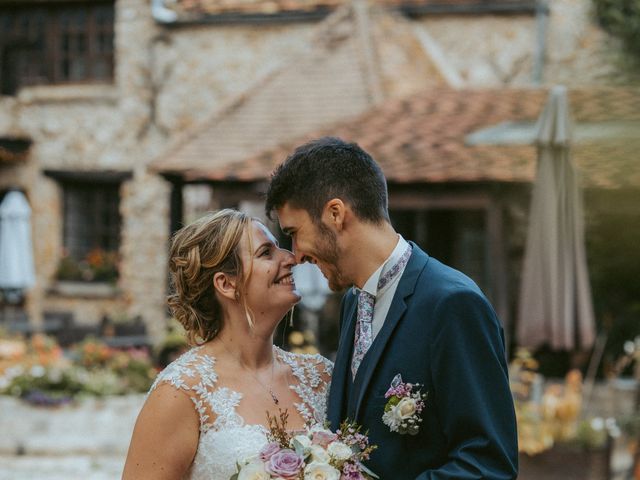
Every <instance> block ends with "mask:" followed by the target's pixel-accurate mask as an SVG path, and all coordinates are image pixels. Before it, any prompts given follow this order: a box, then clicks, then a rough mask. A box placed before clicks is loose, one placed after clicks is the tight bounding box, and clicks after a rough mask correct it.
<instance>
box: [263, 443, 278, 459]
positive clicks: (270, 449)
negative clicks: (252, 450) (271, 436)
mask: <svg viewBox="0 0 640 480" xmlns="http://www.w3.org/2000/svg"><path fill="white" fill-rule="evenodd" d="M280 450H281V449H280V445H279V444H278V442H271V443H267V444H266V445H265V446H264V447H262V450H260V460H262V461H263V462H266V461H267V460H269V459H270V458H271V457H272V456H273V455H274V454H275V453H278V452H279V451H280Z"/></svg>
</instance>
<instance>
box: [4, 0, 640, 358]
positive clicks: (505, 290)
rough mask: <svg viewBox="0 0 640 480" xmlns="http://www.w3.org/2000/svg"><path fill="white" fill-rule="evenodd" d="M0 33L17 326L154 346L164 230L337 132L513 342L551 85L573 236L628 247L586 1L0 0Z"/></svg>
mask: <svg viewBox="0 0 640 480" xmlns="http://www.w3.org/2000/svg"><path fill="white" fill-rule="evenodd" d="M0 21H1V22H2V30H1V34H0V58H1V61H2V70H1V78H0V80H1V81H0V83H1V92H0V93H1V94H2V95H1V96H0V174H1V175H0V192H2V193H1V194H2V195H4V194H5V193H6V192H8V191H10V190H19V191H21V192H23V193H24V194H25V195H26V198H27V199H28V202H29V204H30V207H31V209H32V215H31V221H32V224H33V225H32V232H33V255H34V264H35V278H36V282H35V285H34V286H33V287H32V288H29V289H28V290H26V295H24V298H23V299H21V300H19V301H18V302H13V304H12V306H11V318H9V317H8V314H7V315H5V320H4V321H5V324H6V325H9V326H10V327H11V328H14V329H17V330H19V329H23V330H28V329H44V330H45V331H50V332H52V333H55V332H60V331H62V330H69V329H70V328H71V327H73V328H74V329H75V330H76V332H77V335H76V336H78V337H81V336H82V335H83V332H85V333H86V332H92V331H94V330H95V329H96V328H97V327H98V326H100V324H101V322H103V324H104V322H105V321H107V322H108V321H115V323H116V324H118V323H120V324H122V323H123V322H124V323H126V321H129V322H130V323H131V322H133V319H135V322H133V323H137V325H138V327H133V331H134V332H139V331H146V332H147V333H148V334H149V335H150V338H151V339H152V340H154V339H155V340H157V339H159V338H160V337H161V336H162V335H163V334H164V329H165V322H166V318H167V316H168V314H167V311H166V308H165V303H164V297H165V294H166V291H167V269H166V262H167V244H168V238H169V235H170V233H171V232H172V231H175V229H177V228H178V227H179V226H180V225H182V224H183V223H184V222H187V221H190V220H192V219H193V218H195V217H196V216H197V215H198V214H200V213H202V212H203V211H206V210H209V209H214V208H219V207H237V208H241V209H245V210H247V211H250V212H252V213H253V214H255V215H257V216H263V215H264V214H263V212H262V200H261V193H262V192H264V190H265V185H266V181H267V180H268V175H269V172H270V171H271V169H272V168H273V167H274V166H275V165H276V164H277V163H279V162H280V161H282V160H283V159H284V158H285V157H286V155H287V154H288V153H289V152H290V151H291V150H292V148H293V147H295V145H296V144H298V143H300V142H302V141H305V140H307V139H311V138H314V137H316V136H319V135H324V134H333V135H339V136H342V137H344V138H346V139H348V140H353V141H357V142H358V143H360V144H361V145H362V146H363V147H364V148H365V149H366V150H368V151H369V152H371V153H372V155H373V156H374V158H376V159H377V160H378V161H379V162H380V163H381V165H382V166H383V169H384V171H385V174H386V175H387V177H388V179H389V191H390V208H391V215H392V220H393V223H394V225H395V226H396V228H397V229H398V230H399V231H400V232H401V233H402V234H403V235H405V236H406V237H408V238H411V239H414V240H415V241H417V243H418V244H420V245H421V246H423V247H424V248H425V249H426V250H427V251H428V252H429V253H430V254H432V255H433V256H435V257H437V258H440V259H442V260H444V261H445V262H447V263H449V264H451V265H453V266H454V267H456V268H459V269H461V270H462V271H464V272H466V273H467V274H469V275H470V276H471V277H473V278H474V279H475V280H476V281H477V282H478V283H479V284H480V285H481V287H482V288H483V289H484V290H485V292H486V293H487V294H488V296H489V297H490V298H491V300H492V301H493V303H494V305H495V306H496V309H497V311H498V313H499V315H500V316H501V318H502V319H503V321H504V323H505V325H506V327H507V332H508V334H509V336H510V338H512V336H513V333H514V332H515V321H516V319H515V316H516V310H517V303H518V283H519V277H520V272H521V267H522V256H523V250H524V245H525V237H526V225H527V213H528V206H529V199H530V191H531V182H532V181H533V179H534V175H535V166H536V151H535V147H533V146H532V143H533V140H534V136H535V129H534V126H535V121H536V119H537V117H538V116H539V115H540V113H541V111H542V108H543V106H544V103H545V101H546V98H547V94H548V90H549V86H551V85H553V84H557V83H562V84H565V85H567V86H568V89H569V99H570V106H571V108H572V110H573V113H574V117H575V121H576V136H577V140H576V148H575V149H574V153H573V154H574V161H575V164H576V166H577V168H578V170H579V171H580V173H581V175H582V176H583V184H584V187H585V188H586V197H587V199H586V201H587V206H588V208H587V212H588V217H589V221H588V227H587V228H588V229H589V228H592V227H593V228H595V226H598V225H602V224H603V222H604V223H607V222H606V221H604V220H602V219H603V218H605V219H611V218H614V219H615V220H614V221H613V225H625V226H626V228H629V229H631V230H630V231H631V232H632V233H631V234H630V235H631V238H636V237H634V235H637V230H638V229H637V227H635V225H637V224H638V210H637V208H636V205H637V202H638V199H639V193H638V192H639V189H638V186H640V174H639V172H638V170H639V169H638V167H637V165H638V158H637V153H636V152H637V151H638V149H637V146H638V145H637V143H638V135H637V132H638V131H639V130H640V129H638V125H639V123H638V122H639V121H640V90H638V88H637V86H634V83H633V82H634V74H633V70H626V69H625V68H623V67H622V66H621V64H620V62H619V56H620V55H619V51H620V50H621V47H620V45H619V42H618V41H617V40H616V39H615V38H614V37H612V36H610V35H609V34H608V33H606V31H605V30H604V29H603V28H602V27H601V25H600V24H599V23H598V18H597V17H596V16H595V15H594V4H593V3H592V2H590V1H588V0H582V1H578V0H554V1H553V2H542V1H528V0H512V1H507V0H494V1H488V0H475V1H473V0H451V1H444V0H441V1H437V0H420V1H418V0H407V1H399V0H378V1H374V2H365V1H364V0H362V1H359V0H358V1H353V2H350V1H343V0H327V1H322V0H321V1H315V0H288V1H280V0H269V1H265V0H251V1H237V0H225V1H209V0H153V1H150V0H118V1H103V0H94V1H77V0H74V1H55V2H53V1H51V2H49V1H29V0H22V1H19V2H18V1H9V0H2V1H0ZM611 223H612V222H611V221H609V222H608V226H609V227H611V225H610V224H611ZM632 225H634V228H635V229H634V228H631V226H632ZM614 228H615V226H614ZM598 232H600V231H598ZM596 233H597V232H596ZM598 235H600V233H597V234H594V235H591V236H589V235H588V241H589V240H590V239H591V238H600V237H598ZM608 240H611V239H610V238H608ZM625 241H626V240H625ZM594 248H604V246H602V245H601V244H598V245H596V246H595V247H594ZM611 250H613V251H612V255H615V254H618V253H620V252H617V251H616V248H615V246H612V248H611ZM607 261H608V262H610V259H609V260H607ZM596 263H597V261H596ZM621 263H624V261H621ZM636 265H637V263H636ZM596 268H598V267H597V266H596ZM594 288H595V290H596V293H597V292H598V288H600V287H599V285H594ZM328 298H329V302H328V304H327V306H326V308H325V310H326V311H320V316H321V321H320V325H321V326H322V325H324V326H325V327H320V328H319V330H318V331H317V332H316V333H319V334H320V337H321V347H322V350H323V351H324V352H325V353H330V352H331V351H332V349H333V348H334V346H335V342H336V336H335V334H334V328H335V324H336V322H337V313H336V307H335V305H331V303H332V301H333V303H335V299H333V297H332V296H329V297H328ZM332 299H333V300H332ZM8 303H10V302H9V299H7V298H6V299H5V304H8ZM596 306H597V307H598V308H599V310H598V314H599V317H598V319H599V320H598V321H599V322H602V321H603V320H602V318H603V316H602V314H603V312H605V311H606V310H607V308H608V309H609V310H611V308H610V305H604V306H603V307H602V308H600V305H599V304H598V305H596ZM303 309H304V307H303ZM614 310H615V308H614ZM5 311H6V309H5ZM609 313H610V314H611V315H614V316H615V312H609ZM141 325H142V327H141ZM122 328H124V327H122ZM136 328H138V330H136ZM323 328H325V330H326V331H323ZM74 338H75V337H73V338H71V339H69V341H71V340H73V339H74Z"/></svg>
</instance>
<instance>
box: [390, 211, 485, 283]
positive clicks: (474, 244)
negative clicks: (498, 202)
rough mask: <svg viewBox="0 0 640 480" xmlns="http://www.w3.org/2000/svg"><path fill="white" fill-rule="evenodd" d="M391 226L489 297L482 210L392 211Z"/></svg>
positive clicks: (483, 212)
mask: <svg viewBox="0 0 640 480" xmlns="http://www.w3.org/2000/svg"><path fill="white" fill-rule="evenodd" d="M389 215H390V216H391V223H392V224H393V226H394V227H395V229H396V230H397V231H398V232H399V233H400V234H401V235H402V236H403V237H404V238H405V239H409V240H414V241H415V242H416V243H417V244H418V245H420V246H421V247H423V248H424V249H425V251H426V252H427V253H428V254H429V255H431V256H433V257H434V258H436V259H438V260H440V261H442V262H444V263H446V264H447V265H450V266H452V267H454V268H456V269H458V270H460V271H462V272H464V273H465V274H467V275H468V276H469V277H471V278H473V280H475V282H476V283H477V284H478V285H479V286H480V288H481V289H482V290H483V291H484V292H485V293H486V294H487V295H489V296H491V294H492V290H493V288H492V285H491V275H490V274H491V272H490V268H489V251H488V238H487V233H486V228H487V227H486V225H485V224H486V212H485V210H483V209H453V208H448V209H444V208H443V209H435V208H434V209H429V210H391V211H390V212H389Z"/></svg>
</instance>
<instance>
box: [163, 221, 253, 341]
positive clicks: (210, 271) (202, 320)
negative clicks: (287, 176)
mask: <svg viewBox="0 0 640 480" xmlns="http://www.w3.org/2000/svg"><path fill="white" fill-rule="evenodd" d="M250 223H251V218H250V217H249V216H247V215H245V214H244V213H242V212H238V211H236V210H230V209H225V210H220V211H218V212H215V213H209V214H207V215H205V216H204V217H202V218H200V219H198V220H196V221H195V222H193V223H191V224H189V225H187V226H185V227H183V228H181V229H180V230H178V231H177V232H176V233H175V234H174V236H173V239H172V241H171V250H170V253H169V273H170V277H171V286H172V292H171V294H170V295H169V296H168V297H167V303H168V305H169V308H170V309H171V313H172V314H173V315H174V317H175V318H176V319H177V320H178V321H179V322H180V323H181V324H182V326H183V327H184V329H185V331H186V334H187V339H188V341H189V343H190V344H192V345H197V344H201V343H205V342H208V341H209V340H212V339H213V338H214V337H215V336H216V335H217V334H218V332H219V331H220V329H221V328H222V321H223V318H222V315H223V312H222V307H221V305H220V303H219V302H218V300H217V299H216V294H215V288H214V286H213V276H214V275H215V274H216V273H218V272H223V273H226V274H228V275H230V276H232V277H234V278H235V279H236V288H237V289H236V298H237V299H238V300H240V299H242V301H243V302H244V295H242V293H243V289H244V286H245V285H246V282H247V281H248V278H246V279H245V278H243V277H244V275H243V266H242V259H241V256H240V240H241V239H242V235H243V234H244V232H245V231H247V227H248V226H249V224H250ZM245 310H246V304H245Z"/></svg>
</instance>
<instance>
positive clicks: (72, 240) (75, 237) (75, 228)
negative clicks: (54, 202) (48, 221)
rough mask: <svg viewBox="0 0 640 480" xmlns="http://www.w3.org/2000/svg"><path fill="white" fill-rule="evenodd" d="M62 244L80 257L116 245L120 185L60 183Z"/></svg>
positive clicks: (118, 236) (110, 248)
mask: <svg viewBox="0 0 640 480" xmlns="http://www.w3.org/2000/svg"><path fill="white" fill-rule="evenodd" d="M63 192H64V207H63V208H64V239H63V243H64V247H65V249H66V251H67V253H68V255H69V256H70V257H72V258H74V259H76V260H82V259H84V258H86V257H87V255H88V254H89V253H90V252H92V251H96V250H100V251H104V252H117V251H118V248H119V246H120V223H121V222H120V212H119V204H120V184H118V183H107V184H96V183H64V184H63Z"/></svg>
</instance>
